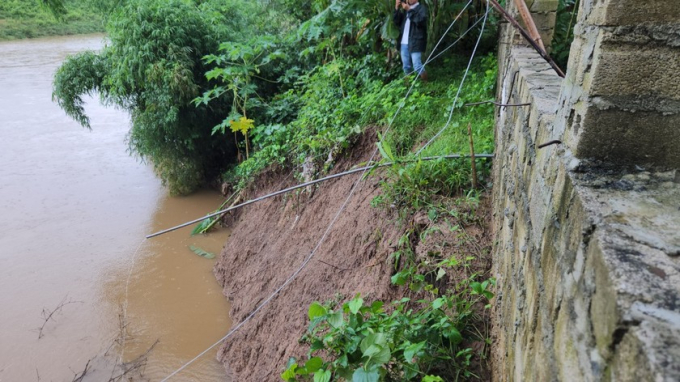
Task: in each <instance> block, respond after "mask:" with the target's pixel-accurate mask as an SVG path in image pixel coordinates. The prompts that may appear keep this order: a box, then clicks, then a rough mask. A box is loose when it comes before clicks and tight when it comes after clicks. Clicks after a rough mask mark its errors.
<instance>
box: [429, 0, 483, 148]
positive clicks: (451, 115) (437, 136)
mask: <svg viewBox="0 0 680 382" xmlns="http://www.w3.org/2000/svg"><path fill="white" fill-rule="evenodd" d="M490 10H491V8H489V1H488V0H487V7H486V12H485V13H484V22H483V23H482V29H481V31H480V32H479V37H477V42H476V43H475V48H474V49H473V50H472V54H471V55H470V61H468V65H467V68H465V73H464V74H463V78H462V79H461V81H460V85H459V86H458V91H457V92H456V97H455V98H454V100H453V103H452V104H451V112H450V113H449V118H448V120H447V121H446V124H445V125H444V127H442V128H441V130H439V132H438V133H437V134H435V135H434V136H433V137H432V138H431V139H430V140H429V141H427V143H426V144H425V145H424V146H423V147H421V148H420V149H418V151H416V155H420V153H421V152H422V151H423V150H425V148H426V147H427V146H429V145H430V144H431V143H432V142H434V141H435V139H437V138H439V136H440V135H441V134H442V133H443V132H444V130H446V129H447V128H448V127H449V124H450V123H451V118H452V117H453V111H454V110H455V109H456V103H457V102H458V97H459V96H460V92H461V91H462V90H463V84H465V79H466V78H467V75H468V73H469V72H470V66H472V60H473V59H474V58H475V54H476V53H477V48H478V47H479V42H480V41H481V40H482V35H483V34H484V27H485V26H486V20H487V18H488V16H489V11H490Z"/></svg>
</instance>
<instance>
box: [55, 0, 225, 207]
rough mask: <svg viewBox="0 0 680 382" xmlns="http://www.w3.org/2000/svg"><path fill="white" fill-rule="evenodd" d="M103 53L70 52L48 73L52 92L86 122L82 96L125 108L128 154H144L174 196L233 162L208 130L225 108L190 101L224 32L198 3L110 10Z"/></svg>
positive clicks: (131, 4) (149, 3)
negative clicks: (128, 119) (129, 125)
mask: <svg viewBox="0 0 680 382" xmlns="http://www.w3.org/2000/svg"><path fill="white" fill-rule="evenodd" d="M108 31H109V39H110V44H109V45H107V46H106V47H105V48H104V49H103V50H102V52H101V53H99V54H95V53H92V52H85V53H81V54H79V55H76V56H73V57H70V58H68V59H67V60H66V61H65V63H64V64H63V65H62V66H61V67H60V68H59V70H58V71H57V73H56V75H55V79H54V92H53V98H54V99H55V100H56V101H57V102H58V104H59V105H60V106H61V107H62V108H63V109H64V111H66V113H67V114H68V115H70V116H71V117H73V118H74V119H75V120H77V121H78V122H80V123H81V124H82V125H83V126H85V127H88V128H89V120H88V118H87V116H86V115H85V113H84V110H83V107H82V105H83V100H82V98H81V97H82V95H85V94H92V93H95V92H97V93H99V94H100V97H101V99H102V101H103V102H105V103H108V104H113V105H116V106H118V107H120V108H122V109H124V110H127V111H129V112H130V115H131V120H132V128H131V130H130V134H129V145H130V149H131V151H132V152H134V153H136V154H139V155H140V156H141V157H142V158H148V159H150V161H151V162H152V163H153V165H154V168H155V170H156V172H157V174H159V176H160V177H161V179H162V180H163V182H164V183H165V184H167V185H169V187H170V191H171V193H173V194H186V193H189V192H191V191H193V190H195V189H196V188H198V187H199V186H200V185H201V184H203V183H204V182H205V181H206V180H207V179H212V178H214V177H215V176H216V175H217V174H219V173H220V171H221V170H222V169H223V168H224V167H225V165H226V163H227V162H228V161H230V160H233V157H234V147H233V145H231V144H230V143H229V142H225V140H224V139H221V138H220V137H217V136H213V135H212V134H211V128H212V126H215V125H216V124H217V123H219V121H221V120H222V118H224V115H226V113H227V109H226V107H225V106H223V105H220V104H215V105H210V107H208V106H207V105H199V106H198V107H196V106H195V105H193V104H192V102H191V101H192V100H193V99H194V98H196V97H197V96H199V95H200V94H202V93H203V92H204V91H206V90H207V89H208V84H207V79H206V78H205V75H204V74H205V72H207V71H208V70H210V67H209V66H208V64H206V63H205V62H204V61H203V60H202V58H203V56H205V55H208V54H211V53H214V52H216V51H217V48H218V41H220V39H221V38H223V37H224V33H223V32H224V31H220V30H218V29H217V28H216V27H215V26H214V25H213V24H212V23H210V22H209V18H208V17H207V16H205V14H204V13H202V12H201V11H200V10H199V8H198V7H196V6H194V5H190V4H187V3H186V2H184V1H181V0H170V1H166V0H129V1H127V2H126V3H125V4H124V5H123V6H121V7H119V8H117V9H115V10H114V11H113V13H112V15H111V18H110V21H109V27H108Z"/></svg>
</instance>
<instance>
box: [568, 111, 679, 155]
mask: <svg viewBox="0 0 680 382" xmlns="http://www.w3.org/2000/svg"><path fill="white" fill-rule="evenodd" d="M574 126H575V127H574V128H575V129H576V130H579V131H575V133H576V134H577V138H576V139H577V140H576V146H575V153H574V154H575V155H576V156H577V157H578V158H585V159H594V160H599V161H604V162H608V163H616V164H617V165H620V166H635V165H637V166H641V167H645V166H658V167H662V168H680V149H678V148H679V147H680V114H674V115H664V114H661V113H658V112H642V111H636V112H633V111H627V110H620V109H616V108H613V107H612V108H609V109H606V110H599V109H596V108H591V109H589V110H587V112H586V114H585V115H584V116H583V121H582V124H581V127H580V128H579V127H578V126H579V125H578V124H577V123H575V125H574Z"/></svg>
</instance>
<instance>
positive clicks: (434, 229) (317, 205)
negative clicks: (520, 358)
mask: <svg viewBox="0 0 680 382" xmlns="http://www.w3.org/2000/svg"><path fill="white" fill-rule="evenodd" d="M376 138H377V135H376V132H375V129H370V130H369V131H368V132H367V133H366V134H364V135H363V137H362V138H361V139H360V141H359V142H358V143H357V144H356V145H354V146H353V147H352V149H350V150H348V153H347V154H346V155H344V156H343V157H342V158H341V159H340V160H339V163H338V166H337V167H336V170H335V171H334V172H339V171H341V170H345V169H348V168H350V167H352V165H354V164H357V163H361V162H363V161H366V160H367V159H368V158H369V157H370V154H371V152H372V151H373V150H374V147H375V146H374V142H375V140H376ZM290 175H291V174H290V173H289V172H288V171H274V170H272V171H269V172H267V173H265V174H264V175H262V176H260V177H259V178H258V181H256V182H255V184H254V185H253V186H252V187H251V189H250V190H249V196H252V197H256V196H259V195H262V194H265V193H267V192H270V191H276V190H279V189H282V188H284V187H286V186H289V185H292V184H293V183H294V179H293V178H292V177H291V176H290ZM357 178H358V175H354V176H348V177H343V178H340V179H337V180H333V181H329V182H327V183H324V184H322V185H321V186H320V187H319V188H318V189H316V190H313V191H312V193H311V194H310V193H309V192H303V193H301V194H300V195H297V196H296V195H292V194H291V195H288V196H280V197H277V198H273V199H269V200H268V201H264V202H262V203H259V204H255V205H252V206H250V207H248V208H246V209H244V210H243V211H242V212H240V213H239V215H238V216H236V217H231V218H230V219H233V221H232V224H231V227H232V229H233V233H232V235H231V238H230V239H229V241H228V242H227V244H226V246H225V248H224V250H223V252H222V254H221V257H220V259H219V262H218V264H217V266H216V267H215V275H216V277H217V279H218V281H219V282H220V283H221V284H222V285H223V287H224V294H225V296H227V297H228V299H229V301H230V303H231V317H232V319H233V322H234V323H238V322H241V321H243V320H244V319H246V317H247V316H248V315H249V314H250V313H251V312H252V311H253V310H254V309H255V308H256V306H257V305H258V304H260V303H261V302H262V301H264V300H265V299H266V298H267V297H268V296H269V295H270V294H271V293H272V292H273V291H274V290H275V289H276V288H278V287H279V286H280V285H282V284H283V283H284V282H285V280H286V279H287V278H288V277H289V276H290V275H291V274H292V273H293V272H294V271H295V270H296V269H297V268H298V267H299V266H300V265H301V264H302V262H303V261H304V259H305V257H307V256H308V255H309V253H310V252H311V251H312V250H313V248H314V247H315V246H316V245H317V243H318V241H319V239H320V237H321V235H322V234H323V232H324V231H325V230H326V228H327V227H328V224H329V222H330V221H331V219H332V218H333V216H334V215H335V213H336V211H338V209H339V208H340V206H341V205H342V203H343V202H344V201H345V199H346V196H347V195H348V193H349V191H350V189H351V188H352V186H353V184H354V183H355V182H356V181H357V180H358V179H357ZM380 179H381V176H379V175H377V174H376V175H374V176H370V177H368V178H367V179H365V180H363V181H361V182H360V184H359V186H358V188H357V191H356V192H355V194H354V195H353V197H352V198H351V199H350V201H349V203H348V204H347V206H346V207H345V209H344V210H343V212H342V214H341V215H340V216H339V218H338V220H337V222H336V223H335V224H334V227H333V229H332V230H331V231H330V234H329V235H328V237H327V239H326V240H324V242H323V244H322V245H321V246H320V248H319V250H318V251H317V252H316V254H315V255H314V257H313V259H312V260H311V261H310V262H309V263H308V265H307V266H306V267H305V269H304V270H303V271H302V272H301V273H300V274H299V275H298V276H297V278H296V279H295V281H293V282H292V283H291V284H290V285H289V286H288V287H287V288H285V289H284V290H283V291H282V292H281V293H280V294H279V295H278V296H277V297H276V298H275V299H273V300H272V301H271V303H270V304H268V305H266V306H265V307H264V308H263V309H262V310H261V311H259V312H258V314H257V315H256V316H255V317H254V318H253V319H252V321H250V322H248V323H246V324H245V325H244V326H243V327H242V328H241V329H240V330H239V331H238V332H237V333H236V334H235V335H234V336H233V337H231V338H230V339H228V340H227V342H226V343H225V344H224V345H223V347H222V348H221V349H220V352H219V358H220V360H221V361H222V362H223V363H224V365H225V368H226V370H227V372H228V374H229V375H230V376H231V377H232V380H234V381H246V380H247V381H280V380H281V378H280V376H279V374H280V373H282V372H283V371H284V370H285V368H286V363H287V361H288V360H289V358H290V357H296V358H297V359H300V360H301V362H303V361H304V360H306V359H307V357H306V356H305V355H306V353H307V351H308V350H309V346H308V344H306V343H304V342H300V339H301V338H303V336H305V334H306V329H307V326H308V324H309V319H308V315H307V313H308V312H307V310H308V307H309V306H310V304H312V303H313V302H314V301H318V302H322V303H324V302H326V301H331V300H332V301H335V302H340V303H342V302H345V301H347V300H349V299H351V298H352V297H354V296H356V295H357V294H361V296H362V298H363V299H364V300H365V301H366V304H371V303H372V302H374V301H377V300H380V301H384V302H385V303H386V306H387V303H388V302H390V301H392V300H399V299H401V298H403V297H406V296H409V297H413V300H414V301H415V300H417V299H418V298H428V296H431V295H432V294H431V292H432V291H431V290H430V291H429V292H428V291H426V290H425V289H418V288H416V287H415V286H414V285H413V284H412V285H411V288H406V287H405V286H401V287H400V286H396V285H393V284H392V283H391V281H390V280H391V279H392V278H393V277H394V276H395V275H396V274H397V273H398V272H400V271H404V270H405V269H407V268H409V267H410V266H412V265H414V264H418V266H419V267H420V269H419V272H418V273H419V274H422V275H427V280H426V283H433V284H435V285H436V287H437V288H439V289H440V292H437V295H439V296H441V295H445V294H446V293H448V292H447V291H449V292H453V293H455V292H463V293H462V296H464V295H466V294H467V295H468V297H469V294H468V293H467V291H463V290H461V289H459V288H460V287H461V286H463V285H467V284H465V280H469V279H471V278H479V279H482V278H484V276H486V275H487V273H488V271H489V268H490V265H491V261H490V257H489V255H490V246H491V240H490V237H489V235H490V233H489V231H488V230H487V229H486V225H487V224H488V222H489V214H488V200H487V197H486V196H484V195H482V196H481V197H480V198H479V199H466V200H464V199H459V198H441V199H440V200H439V202H440V203H442V205H446V206H447V207H449V208H451V210H450V214H448V216H440V217H437V218H434V219H431V218H430V217H428V215H427V213H426V212H424V211H417V212H415V213H414V214H410V215H408V216H402V218H400V217H399V216H398V211H397V210H396V209H390V210H384V209H377V208H373V207H371V206H370V202H371V200H373V199H374V198H375V197H376V196H378V195H379V194H380V193H381V191H380V188H379V182H380ZM403 238H407V241H404V239H403ZM399 251H402V252H403V253H404V254H405V253H406V252H410V253H409V254H408V255H406V254H405V255H404V256H401V257H399V256H395V254H396V253H398V252H399ZM449 258H458V259H460V260H461V263H465V264H466V265H465V266H462V264H461V266H452V267H446V266H442V265H441V264H440V262H441V261H442V260H445V259H449ZM465 259H467V260H465ZM395 261H396V264H395ZM437 264H439V266H438V265H437ZM440 269H442V270H445V271H444V272H445V274H446V275H445V276H443V277H441V278H437V280H435V277H433V276H432V272H437V271H438V270H440ZM474 275H478V276H474ZM418 305H419V304H417V303H412V304H411V305H410V308H412V309H417V307H418ZM474 310H475V313H474V317H473V318H471V319H470V320H468V321H467V322H466V323H465V325H463V324H462V322H461V325H460V326H459V328H460V331H461V334H462V335H463V337H464V338H465V340H463V343H462V344H461V345H460V349H461V350H463V349H470V350H469V352H470V353H473V354H472V355H471V359H468V361H469V363H468V364H467V365H464V364H458V360H453V361H451V362H450V367H453V366H454V365H455V366H458V368H457V369H456V370H454V371H453V374H456V373H460V374H461V376H462V375H463V374H464V373H465V372H473V373H474V374H476V375H479V376H484V375H488V374H487V373H488V364H487V361H486V358H485V357H486V355H487V354H488V348H486V347H485V342H484V338H479V335H480V334H482V337H483V336H484V334H483V333H486V328H488V316H487V314H486V310H485V309H484V308H483V304H481V305H478V306H476V307H475V309H474ZM451 313H452V314H454V316H455V313H454V312H451ZM475 331H476V333H474V332H475ZM457 364H458V365H457ZM433 367H434V369H432V370H430V371H431V372H434V370H436V369H439V370H440V372H441V371H442V369H444V370H446V366H445V365H442V364H439V365H434V366H433ZM423 371H426V370H423ZM449 373H451V371H450V370H449V371H448V372H443V373H442V374H441V375H449V376H452V375H453V374H449ZM483 379H486V378H483Z"/></svg>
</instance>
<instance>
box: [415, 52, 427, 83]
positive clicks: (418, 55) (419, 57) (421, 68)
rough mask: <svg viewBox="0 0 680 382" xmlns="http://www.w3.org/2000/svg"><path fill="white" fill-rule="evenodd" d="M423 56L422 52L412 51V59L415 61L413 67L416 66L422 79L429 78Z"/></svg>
mask: <svg viewBox="0 0 680 382" xmlns="http://www.w3.org/2000/svg"><path fill="white" fill-rule="evenodd" d="M422 58H423V53H422V52H411V61H412V62H413V67H414V68H415V70H416V73H418V75H420V77H421V78H422V79H424V80H427V72H425V67H424V66H423V61H422Z"/></svg>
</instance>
